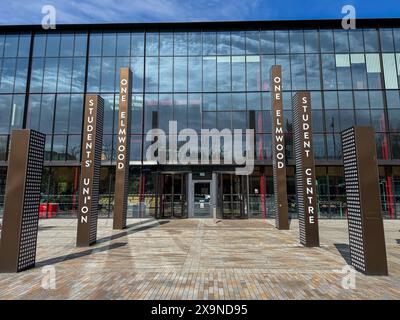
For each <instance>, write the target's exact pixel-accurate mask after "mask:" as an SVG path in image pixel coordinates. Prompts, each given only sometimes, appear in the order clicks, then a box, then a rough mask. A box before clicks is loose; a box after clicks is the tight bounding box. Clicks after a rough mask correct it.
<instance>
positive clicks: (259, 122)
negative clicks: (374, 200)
mask: <svg viewBox="0 0 400 320" xmlns="http://www.w3.org/2000/svg"><path fill="white" fill-rule="evenodd" d="M274 64H279V65H281V66H282V72H283V79H282V83H283V91H284V93H283V98H284V119H285V125H284V128H285V140H286V141H285V143H286V157H287V160H286V162H287V183H288V186H287V187H288V194H289V210H290V213H291V215H292V217H296V215H297V214H296V197H295V195H296V191H295V175H294V174H295V166H294V154H293V138H292V111H291V109H292V105H291V97H292V96H293V95H294V93H295V92H296V91H298V90H308V91H310V92H311V97H312V109H313V111H312V117H313V143H314V153H315V159H316V175H317V186H318V204H319V216H320V217H321V218H341V217H345V215H346V194H345V186H344V170H343V164H342V154H341V153H342V149H341V138H340V132H341V131H342V130H344V129H346V128H348V127H350V126H352V125H355V124H357V125H371V126H372V127H373V128H374V130H375V132H376V135H375V138H376V139H375V141H376V148H377V153H378V162H379V176H380V191H381V198H382V209H383V212H384V216H385V217H386V218H390V219H394V218H398V217H399V216H400V96H399V85H400V21H399V20H393V19H384V20H357V29H354V30H349V31H347V30H343V29H342V28H341V21H329V20H326V21H285V22H284V21H281V22H276V21H270V22H226V23H225V22H221V23H176V24H114V25H83V26H82V25H62V26H57V29H56V30H49V31H46V30H43V29H42V28H41V27H40V26H2V27H0V215H1V214H2V210H3V196H4V189H5V179H6V172H7V157H8V149H9V141H10V139H9V138H10V133H11V131H12V129H14V128H32V129H36V130H39V131H41V132H43V133H45V134H46V136H47V138H46V152H45V157H46V162H45V171H44V176H43V182H42V200H41V202H42V205H41V207H40V212H41V215H43V216H44V215H47V216H48V217H54V216H56V217H76V214H77V209H78V199H77V197H78V187H79V174H80V167H79V166H80V159H81V154H80V150H81V138H82V119H83V104H84V95H85V94H86V93H93V94H99V95H101V96H102V97H103V98H104V100H105V111H104V112H105V113H104V128H103V152H102V169H101V183H100V193H101V197H100V203H99V206H100V209H101V216H103V217H110V216H112V214H113V203H114V201H113V197H114V183H115V154H116V152H115V151H116V150H115V146H116V134H117V128H118V98H119V92H118V91H119V81H118V79H119V68H120V67H127V66H130V67H131V69H132V71H133V84H132V106H131V108H132V119H131V151H130V154H131V156H130V177H129V181H130V185H129V203H128V217H146V216H155V217H157V218H172V217H176V218H185V217H211V216H212V213H211V210H210V207H209V201H210V198H215V201H216V203H217V216H219V217H221V218H262V217H273V216H274V201H273V178H272V156H271V154H272V152H271V126H272V120H271V97H270V67H271V66H272V65H274ZM171 120H176V121H177V123H178V130H179V129H182V128H192V129H194V130H196V131H197V132H199V131H200V129H201V128H209V129H212V128H217V129H224V128H230V129H246V128H253V129H255V132H256V136H255V153H256V154H255V158H256V161H255V169H254V172H253V173H252V174H251V175H250V176H236V175H235V174H234V169H235V168H234V167H233V166H229V165H223V164H221V165H208V166H204V165H203V166H200V165H199V166H184V165H174V164H170V165H157V164H154V163H151V162H149V161H147V160H146V157H145V152H146V149H147V148H148V146H149V145H150V144H151V142H149V141H146V139H145V135H146V133H147V131H148V130H149V129H152V128H161V129H163V130H165V131H166V132H168V121H171ZM221 152H223V150H221ZM213 185H214V186H215V188H214V189H215V190H214V191H213V190H212V189H213V187H212V186H213Z"/></svg>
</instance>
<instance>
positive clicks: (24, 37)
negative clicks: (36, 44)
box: [18, 34, 31, 58]
mask: <svg viewBox="0 0 400 320" xmlns="http://www.w3.org/2000/svg"><path fill="white" fill-rule="evenodd" d="M30 44H31V35H30V34H21V35H20V36H19V44H18V57H20V58H28V57H29V51H30Z"/></svg>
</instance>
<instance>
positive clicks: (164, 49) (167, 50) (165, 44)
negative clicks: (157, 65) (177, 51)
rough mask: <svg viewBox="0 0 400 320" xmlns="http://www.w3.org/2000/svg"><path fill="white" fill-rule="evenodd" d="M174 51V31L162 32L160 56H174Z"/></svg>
mask: <svg viewBox="0 0 400 320" xmlns="http://www.w3.org/2000/svg"><path fill="white" fill-rule="evenodd" d="M173 53H174V35H173V33H172V32H161V33H160V56H172V55H173Z"/></svg>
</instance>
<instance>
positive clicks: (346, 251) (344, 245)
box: [334, 243, 351, 265]
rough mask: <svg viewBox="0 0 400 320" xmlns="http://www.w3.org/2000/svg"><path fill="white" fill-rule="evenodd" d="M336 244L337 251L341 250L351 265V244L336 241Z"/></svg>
mask: <svg viewBox="0 0 400 320" xmlns="http://www.w3.org/2000/svg"><path fill="white" fill-rule="evenodd" d="M334 246H335V247H336V249H337V251H339V253H340V254H341V256H342V257H343V259H344V260H345V261H346V263H347V264H349V265H350V264H351V259H350V247H349V245H348V244H347V243H335V244H334Z"/></svg>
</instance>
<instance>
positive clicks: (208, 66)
mask: <svg viewBox="0 0 400 320" xmlns="http://www.w3.org/2000/svg"><path fill="white" fill-rule="evenodd" d="M216 62H217V59H216V57H209V56H205V57H203V90H204V91H211V92H213V91H214V92H215V91H216V80H217V79H216Z"/></svg>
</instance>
